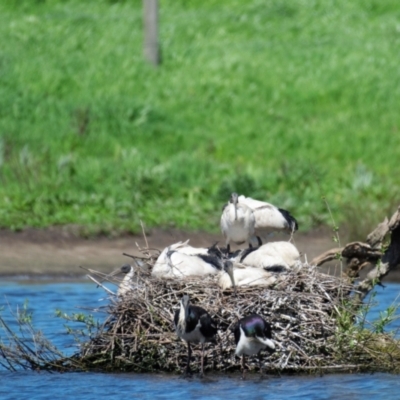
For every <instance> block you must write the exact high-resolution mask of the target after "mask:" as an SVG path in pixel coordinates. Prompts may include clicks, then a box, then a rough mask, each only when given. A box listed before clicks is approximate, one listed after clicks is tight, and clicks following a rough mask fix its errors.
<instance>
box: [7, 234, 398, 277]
mask: <svg viewBox="0 0 400 400" xmlns="http://www.w3.org/2000/svg"><path fill="white" fill-rule="evenodd" d="M331 236H332V235H331V233H330V232H329V231H328V230H315V231H312V232H309V233H301V232H300V233H297V234H296V235H295V244H296V246H297V247H298V249H299V250H300V252H301V253H302V254H303V255H304V256H306V257H307V259H308V260H312V258H314V257H315V256H316V255H319V254H321V253H322V252H323V251H325V250H328V249H330V248H332V247H335V243H334V242H333V241H332V237H331ZM147 239H148V243H149V246H150V247H152V248H157V249H163V248H164V247H166V246H168V245H170V244H171V243H174V242H177V241H179V240H187V239H190V243H191V244H192V245H193V246H210V245H211V244H213V243H215V242H217V241H219V242H220V243H223V238H222V236H221V235H218V234H210V233H205V232H185V231H182V230H174V229H171V230H161V229H153V230H152V231H150V232H148V236H147ZM280 239H282V240H287V237H283V236H282V237H279V236H276V237H274V238H273V239H272V240H280ZM342 241H343V243H345V238H344V237H342ZM136 243H137V244H138V245H139V246H142V247H144V246H145V240H144V237H143V236H142V235H137V236H134V235H130V236H128V235H127V236H122V237H117V238H107V237H96V238H90V239H84V238H81V237H79V236H77V235H76V234H74V233H72V232H71V231H69V230H66V229H63V228H49V229H45V230H39V229H27V230H25V231H23V232H12V231H8V230H0V277H3V278H4V277H7V276H25V277H27V278H34V279H36V278H40V277H54V278H61V277H71V278H81V277H84V275H85V274H86V271H84V270H82V269H81V268H79V266H82V267H86V268H94V269H97V270H99V271H104V272H109V271H111V270H113V269H114V268H115V267H118V266H120V265H122V264H124V263H127V262H129V260H130V259H129V258H127V257H125V256H123V255H122V253H123V252H126V253H130V254H137V255H139V252H138V249H137V246H136ZM327 268H328V267H326V268H325V269H327ZM330 269H331V272H332V271H333V270H334V265H332V264H331V266H330ZM391 275H392V279H393V278H395V275H398V274H395V273H392V274H391Z"/></svg>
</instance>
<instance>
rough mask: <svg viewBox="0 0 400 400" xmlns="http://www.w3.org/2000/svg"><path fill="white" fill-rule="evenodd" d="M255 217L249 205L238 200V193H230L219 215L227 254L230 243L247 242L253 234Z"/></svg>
mask: <svg viewBox="0 0 400 400" xmlns="http://www.w3.org/2000/svg"><path fill="white" fill-rule="evenodd" d="M255 223H256V221H255V218H254V214H253V211H252V210H251V208H250V207H249V206H247V205H246V204H243V203H239V202H238V194H237V193H232V194H231V197H230V199H229V203H227V204H225V205H224V208H223V210H222V215H221V222H220V225H221V231H222V234H223V235H224V237H225V240H226V248H227V251H228V254H229V252H230V249H231V247H230V243H231V242H233V243H236V244H242V243H245V242H249V245H250V247H251V244H250V240H251V238H252V237H253V236H254V227H255Z"/></svg>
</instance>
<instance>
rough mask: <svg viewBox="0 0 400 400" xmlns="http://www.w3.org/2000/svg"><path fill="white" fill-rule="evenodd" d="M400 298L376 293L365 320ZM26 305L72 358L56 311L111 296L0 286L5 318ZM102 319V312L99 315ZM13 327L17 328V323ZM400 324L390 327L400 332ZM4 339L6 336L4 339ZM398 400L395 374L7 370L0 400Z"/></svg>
mask: <svg viewBox="0 0 400 400" xmlns="http://www.w3.org/2000/svg"><path fill="white" fill-rule="evenodd" d="M399 293H400V284H393V283H390V284H387V286H386V287H385V288H377V296H376V298H375V301H376V302H377V303H378V304H377V305H376V306H375V307H374V308H373V309H372V310H371V312H370V313H369V314H368V320H371V321H373V320H374V319H375V318H376V317H377V316H379V313H380V312H384V310H385V309H386V308H387V307H388V306H389V305H391V304H392V303H393V302H394V301H395V300H396V298H397V296H398V294H399ZM25 299H29V303H28V311H29V312H32V313H33V325H34V326H35V327H36V328H38V329H40V330H42V331H43V333H44V334H45V335H46V336H47V337H48V338H50V339H51V340H52V341H53V342H54V343H55V344H56V345H57V346H58V347H59V348H61V349H63V350H64V351H65V352H66V353H68V354H71V353H73V352H74V350H75V347H74V340H73V338H72V337H71V336H70V335H67V334H66V330H65V328H64V324H65V323H66V321H64V320H62V319H60V318H57V317H55V309H57V308H58V309H61V310H62V311H63V312H66V313H68V314H70V313H78V312H82V311H83V312H85V310H82V309H79V308H76V307H77V306H84V307H87V308H91V309H92V308H99V307H100V308H101V307H102V306H105V305H106V304H107V301H108V300H107V299H106V295H105V294H104V292H103V291H102V290H101V289H96V287H95V285H94V284H92V283H74V282H58V283H47V282H36V283H29V282H23V281H22V282H13V281H9V282H0V308H1V307H5V309H4V310H3V311H2V315H3V317H4V318H5V319H7V320H8V321H10V323H12V316H11V315H10V312H9V310H10V309H11V310H13V311H15V310H16V309H17V307H19V308H21V307H23V304H24V301H25ZM96 316H97V317H98V318H100V319H101V318H103V314H101V313H99V314H96ZM13 326H14V327H15V325H13ZM399 328H400V320H396V321H394V322H392V324H391V325H390V329H399ZM0 335H1V336H2V337H3V333H2V332H1V331H0ZM3 339H4V338H3ZM57 396H58V397H60V396H62V398H65V399H98V398H107V399H110V400H111V399H122V398H124V399H125V398H129V399H155V398H156V399H167V398H168V399H170V398H173V399H203V398H207V399H223V398H231V399H244V398H250V397H251V399H252V400H256V399H267V398H268V399H288V398H290V399H337V398H340V399H361V398H365V397H366V396H367V397H368V398H375V399H397V398H400V377H399V376H397V375H390V374H372V375H371V374H340V375H325V376H323V377H316V376H296V377H292V376H283V377H281V378H278V377H267V378H264V379H260V378H259V377H252V376H250V375H249V377H248V378H247V379H246V380H245V381H242V380H240V379H238V377H237V376H236V375H235V376H230V375H228V376H222V375H212V376H211V374H209V375H208V376H207V378H206V379H205V380H200V379H198V378H196V377H194V378H192V379H182V378H180V377H178V376H170V375H162V374H153V375H148V374H134V373H130V374H101V373H65V374H59V373H52V374H50V373H46V372H40V373H38V372H30V371H21V372H18V373H16V372H8V371H4V370H0V399H1V400H2V399H54V398H55V397H57Z"/></svg>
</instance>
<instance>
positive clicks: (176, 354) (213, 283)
mask: <svg viewBox="0 0 400 400" xmlns="http://www.w3.org/2000/svg"><path fill="white" fill-rule="evenodd" d="M115 283H116V284H118V282H115ZM351 290H352V286H351V285H350V284H349V283H348V282H347V281H346V280H344V279H341V278H338V277H334V276H330V275H326V274H322V273H320V272H319V271H318V269H317V268H316V267H312V266H309V265H302V266H298V267H296V268H294V269H293V270H291V271H290V272H288V273H284V274H280V276H279V279H278V281H277V283H276V284H275V285H274V287H272V288H268V289H267V288H262V287H257V286H249V287H239V288H238V293H237V296H235V295H234V293H233V291H232V290H230V289H229V290H227V291H225V292H222V290H221V289H220V288H219V286H218V284H217V277H215V276H210V277H208V278H206V279H203V278H201V279H200V278H196V279H195V278H192V279H182V280H168V279H158V278H154V277H152V276H151V275H150V274H146V273H141V274H139V276H138V278H137V282H136V284H135V287H134V289H133V290H132V291H131V292H130V293H129V294H128V295H126V296H125V297H123V298H122V299H117V298H116V297H115V298H114V301H113V302H112V304H111V305H110V309H109V313H110V315H109V317H108V319H107V320H106V322H105V323H104V325H103V327H102V329H101V331H100V332H99V334H98V335H97V336H96V337H95V338H94V339H93V340H91V341H90V342H88V343H86V344H85V345H84V346H83V347H82V353H81V362H85V360H87V361H88V364H86V365H85V366H86V367H90V366H91V365H93V364H94V363H95V365H96V367H97V368H101V369H105V370H118V369H120V370H125V371H126V370H134V371H142V372H150V371H165V372H176V371H180V370H182V368H183V367H184V365H185V363H186V358H187V347H186V343H185V342H183V341H182V340H180V339H179V338H178V337H177V335H176V333H175V331H174V326H173V322H172V321H173V313H174V310H175V309H176V308H178V307H179V301H180V299H181V298H182V296H183V295H184V294H188V295H189V296H190V299H191V303H192V304H195V305H200V306H201V307H203V308H205V309H206V310H207V311H208V312H209V313H210V314H211V316H212V317H213V318H214V319H215V321H217V322H218V328H219V331H218V338H217V343H216V344H211V343H210V344H207V347H206V349H207V352H206V365H205V369H206V371H207V370H213V371H219V372H223V371H236V370H240V360H239V359H238V358H235V355H234V352H235V343H234V338H233V334H232V331H231V328H232V327H233V326H234V324H235V323H236V322H237V320H238V319H239V318H242V317H244V316H246V315H249V314H252V313H258V314H260V315H262V316H264V318H265V319H266V320H267V321H268V322H269V323H270V324H271V326H272V330H273V339H274V340H275V342H276V343H277V347H278V349H277V351H276V352H275V353H274V354H272V355H269V354H268V353H265V354H262V357H263V363H264V366H266V367H267V369H268V370H269V371H270V372H282V371H299V370H300V371H315V370H324V369H332V370H335V369H348V368H349V366H350V367H352V368H362V365H364V366H366V363H367V364H368V363H369V362H370V360H366V359H365V357H364V360H363V361H362V363H361V364H362V365H361V364H360V360H359V359H357V362H355V361H356V360H355V355H356V353H357V351H356V349H355V348H353V351H352V353H351V355H350V354H347V352H346V351H344V352H343V350H344V349H343V348H342V349H339V347H338V340H337V335H338V320H337V318H338V317H339V315H340V312H341V309H342V305H343V298H344V297H346V296H348V295H349V293H350V292H351ZM342 342H343V341H342ZM195 349H196V347H195ZM197 349H198V352H197V353H196V351H194V357H193V359H192V368H193V369H194V370H196V369H197V370H198V369H199V366H200V365H199V364H200V346H198V347H197ZM339 353H340V354H341V355H340V357H339ZM342 353H344V354H342ZM363 356H365V354H364V355H363ZM350 364H351V365H350ZM248 366H249V368H250V369H256V368H257V366H258V358H256V357H253V358H252V357H250V358H249V360H248Z"/></svg>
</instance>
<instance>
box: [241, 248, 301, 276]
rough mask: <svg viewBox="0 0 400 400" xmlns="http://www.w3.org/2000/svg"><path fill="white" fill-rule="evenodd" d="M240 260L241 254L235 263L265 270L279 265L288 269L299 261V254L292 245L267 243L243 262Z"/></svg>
mask: <svg viewBox="0 0 400 400" xmlns="http://www.w3.org/2000/svg"><path fill="white" fill-rule="evenodd" d="M241 258H242V254H239V255H238V256H236V258H235V261H236V262H241V263H242V264H243V265H246V266H251V267H256V268H265V267H270V266H274V265H279V266H282V267H284V268H286V269H290V268H292V267H293V266H294V265H296V263H298V262H299V261H300V253H299V251H298V250H297V248H296V246H294V245H293V244H292V243H289V242H269V243H266V244H264V245H262V246H260V247H259V248H257V249H256V250H254V251H252V252H251V253H249V254H248V255H247V256H246V257H245V258H244V259H243V260H241Z"/></svg>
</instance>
